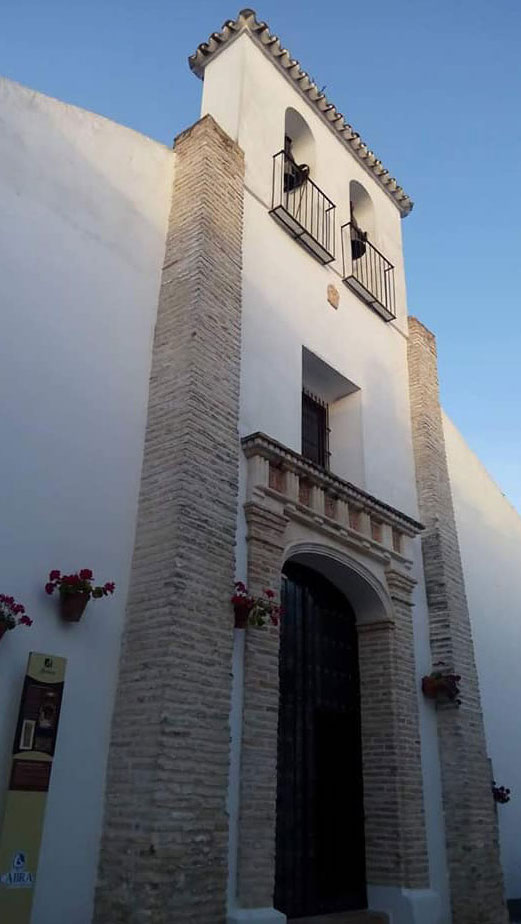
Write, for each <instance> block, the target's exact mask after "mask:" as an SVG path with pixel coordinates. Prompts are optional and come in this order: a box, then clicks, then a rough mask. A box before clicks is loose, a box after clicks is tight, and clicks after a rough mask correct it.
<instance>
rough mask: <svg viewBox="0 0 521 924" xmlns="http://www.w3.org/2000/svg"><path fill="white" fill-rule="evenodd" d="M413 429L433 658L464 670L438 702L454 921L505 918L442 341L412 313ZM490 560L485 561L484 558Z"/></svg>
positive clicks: (501, 923)
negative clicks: (451, 699)
mask: <svg viewBox="0 0 521 924" xmlns="http://www.w3.org/2000/svg"><path fill="white" fill-rule="evenodd" d="M409 378H410V397H411V415H412V433H413V442H414V454H415V461H416V481H417V488H418V500H419V508H420V516H421V519H422V521H423V523H424V525H425V527H426V530H425V533H424V535H423V537H422V550H423V565H424V573H425V581H426V588H427V600H428V607H429V621H430V642H431V651H432V661H433V663H437V662H443V664H444V666H445V668H446V669H447V670H449V671H451V672H455V673H456V674H460V675H461V678H462V679H461V684H460V686H461V706H460V707H459V708H454V707H441V708H440V707H438V712H437V719H438V735H439V744H440V759H441V773H442V788H443V806H444V813H445V830H446V847H447V858H448V866H449V877H450V889H451V902H452V912H453V924H477V922H478V921H479V924H505V921H506V920H507V913H506V908H505V903H504V896H503V877H502V870H501V864H500V856H499V845H498V828H497V818H496V813H495V804H494V802H493V799H492V795H491V779H490V767H489V762H488V759H487V749H486V741H485V733H484V727H483V717H482V713H481V702H480V694H479V683H478V676H477V671H476V664H475V660H474V648H473V642H472V632H471V623H470V617H469V612H468V607H467V600H466V596H465V584H464V578H463V571H462V566H461V558H460V551H459V544H458V535H457V530H456V523H455V519H454V509H453V504H452V495H451V487H450V481H449V473H448V467H447V459H446V454H445V443H444V436H443V426H442V418H441V409H440V401H439V387H438V372H437V357H436V342H435V338H434V336H433V334H432V333H431V332H430V331H428V330H427V329H426V328H425V327H424V326H423V325H422V324H421V323H420V322H419V321H417V320H416V319H415V318H410V319H409ZM483 567H484V568H486V562H483Z"/></svg>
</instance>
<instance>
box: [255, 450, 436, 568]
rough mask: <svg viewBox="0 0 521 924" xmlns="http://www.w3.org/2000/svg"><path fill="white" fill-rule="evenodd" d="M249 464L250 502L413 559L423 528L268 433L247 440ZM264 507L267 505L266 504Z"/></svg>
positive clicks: (377, 548) (377, 549)
mask: <svg viewBox="0 0 521 924" xmlns="http://www.w3.org/2000/svg"><path fill="white" fill-rule="evenodd" d="M242 448H243V452H244V455H245V456H246V458H247V459H248V500H249V501H255V500H257V502H261V503H262V502H263V501H264V499H265V498H272V499H273V500H276V501H278V502H280V503H282V504H283V506H284V509H285V512H286V514H290V515H291V514H292V515H293V516H294V517H298V518H299V519H303V520H307V521H310V522H312V523H313V524H314V526H315V528H316V526H317V524H321V526H322V527H323V528H324V529H326V530H328V531H329V530H332V531H333V533H336V534H337V535H338V536H340V537H343V538H344V540H345V541H346V540H347V541H349V540H350V541H352V542H355V543H358V544H359V543H362V544H363V545H365V546H366V547H369V548H372V549H373V551H374V552H375V553H376V554H381V553H384V554H386V553H387V554H389V553H392V554H393V555H399V556H402V557H406V558H407V557H410V554H409V549H408V539H409V538H411V537H413V536H416V535H417V534H418V533H419V532H420V531H421V530H423V526H422V525H421V523H418V522H417V521H416V520H413V519H412V518H411V517H409V516H407V515H406V514H404V513H401V511H399V510H396V509H395V508H394V507H391V506H390V505H389V504H385V503H384V502H383V501H380V500H377V498H375V497H373V496H372V495H371V494H368V493H367V492H366V491H362V490H361V488H357V487H356V486H355V485H353V484H350V482H348V481H344V480H343V479H342V478H338V477H337V476H336V475H333V474H331V472H328V471H326V470H325V469H323V468H321V467H320V466H318V465H315V464H314V463H313V462H310V461H309V460H308V459H305V458H304V457H303V456H301V455H300V454H299V453H297V452H294V450H292V449H288V448H287V447H286V446H282V445H281V444H280V443H277V442H276V441H275V440H272V439H270V437H268V436H265V434H264V433H252V434H251V435H250V436H246V437H245V438H244V439H243V440H242ZM264 502H265V501H264Z"/></svg>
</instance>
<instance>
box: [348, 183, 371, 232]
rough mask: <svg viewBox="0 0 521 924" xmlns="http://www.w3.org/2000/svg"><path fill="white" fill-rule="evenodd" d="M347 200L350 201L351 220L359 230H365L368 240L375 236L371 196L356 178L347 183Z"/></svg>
mask: <svg viewBox="0 0 521 924" xmlns="http://www.w3.org/2000/svg"><path fill="white" fill-rule="evenodd" d="M349 201H350V203H351V220H353V219H354V221H355V223H356V224H357V225H358V227H359V228H360V230H361V231H365V232H366V234H367V236H368V237H369V240H371V241H374V238H375V221H374V206H373V200H372V199H371V196H370V195H369V193H368V192H367V190H366V189H365V188H364V187H363V186H362V184H361V183H359V182H358V181H357V180H351V182H350V184H349Z"/></svg>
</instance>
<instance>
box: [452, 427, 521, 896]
mask: <svg viewBox="0 0 521 924" xmlns="http://www.w3.org/2000/svg"><path fill="white" fill-rule="evenodd" d="M443 423H444V432H445V443H446V448H447V459H448V463H449V472H450V479H451V486H452V497H453V501H454V509H455V513H456V523H457V527H458V535H459V540H460V546H461V555H462V560H463V571H464V575H465V584H466V589H467V598H468V603H469V609H470V615H471V620H472V634H473V637H474V648H475V653H476V662H477V667H478V673H479V683H480V689H481V699H482V704H483V714H484V719H485V731H486V736H487V744H488V749H489V755H490V757H491V759H492V764H493V770H494V775H495V779H496V782H497V783H498V785H503V786H507V787H509V788H511V789H512V799H511V801H510V802H509V803H508V804H507V805H499V806H498V817H499V827H500V836H501V853H502V860H503V867H504V870H505V877H506V890H507V896H508V897H509V898H521V835H520V832H521V733H520V719H519V685H518V684H519V674H520V663H519V661H520V655H521V517H520V516H519V514H518V513H517V511H516V510H515V509H514V508H513V507H512V506H511V505H510V503H509V502H508V500H507V498H506V497H505V496H504V495H503V494H502V493H501V490H500V488H498V486H497V485H496V484H495V483H494V481H493V480H492V478H491V477H490V475H489V474H488V472H487V471H486V469H485V468H484V467H483V465H482V464H481V462H480V461H479V459H478V458H477V456H476V455H474V453H473V452H472V450H471V449H470V448H469V446H468V445H467V444H466V442H465V440H464V439H463V437H462V435H461V433H459V431H458V430H457V429H456V427H455V426H454V424H453V423H452V422H451V421H450V420H449V418H448V417H446V416H445V417H444V420H443Z"/></svg>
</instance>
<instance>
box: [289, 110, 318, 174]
mask: <svg viewBox="0 0 521 924" xmlns="http://www.w3.org/2000/svg"><path fill="white" fill-rule="evenodd" d="M288 140H289V144H290V149H291V155H292V156H293V158H294V160H295V162H296V163H297V164H307V166H308V167H309V173H310V174H313V172H314V169H315V139H314V138H313V134H312V132H311V129H310V128H309V126H308V124H307V122H306V120H305V119H303V118H302V116H301V115H300V112H297V110H296V109H293V108H292V107H291V106H289V107H288V108H287V109H286V114H285V118H284V141H285V143H284V147H285V148H286V146H287V144H288Z"/></svg>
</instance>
